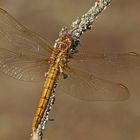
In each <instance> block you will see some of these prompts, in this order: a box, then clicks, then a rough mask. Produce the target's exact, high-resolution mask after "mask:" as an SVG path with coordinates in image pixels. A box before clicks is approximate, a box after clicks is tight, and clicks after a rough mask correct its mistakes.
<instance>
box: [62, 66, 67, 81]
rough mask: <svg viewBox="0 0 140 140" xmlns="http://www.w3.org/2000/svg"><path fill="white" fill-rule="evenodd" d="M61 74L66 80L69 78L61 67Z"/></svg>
mask: <svg viewBox="0 0 140 140" xmlns="http://www.w3.org/2000/svg"><path fill="white" fill-rule="evenodd" d="M60 72H61V73H62V75H63V78H64V79H66V78H67V77H68V75H67V74H66V73H65V72H64V71H63V69H62V67H61V66H60Z"/></svg>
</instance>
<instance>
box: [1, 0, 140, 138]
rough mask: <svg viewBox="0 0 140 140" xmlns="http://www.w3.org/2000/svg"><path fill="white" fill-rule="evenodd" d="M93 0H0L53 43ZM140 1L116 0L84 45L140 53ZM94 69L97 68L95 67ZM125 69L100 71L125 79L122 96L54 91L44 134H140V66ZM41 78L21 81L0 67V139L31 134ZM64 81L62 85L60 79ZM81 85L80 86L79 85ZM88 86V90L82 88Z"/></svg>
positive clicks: (18, 17) (2, 4)
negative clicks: (108, 98) (87, 97)
mask: <svg viewBox="0 0 140 140" xmlns="http://www.w3.org/2000/svg"><path fill="white" fill-rule="evenodd" d="M94 2H95V1H93V0H77V1H75V0H61V1H58V0H41V1H39V0H30V1H29V0H0V7H1V8H3V9H5V10H7V11H8V12H9V13H10V14H11V15H13V16H14V17H15V18H16V19H17V20H18V21H20V23H22V24H23V25H25V26H27V27H28V28H30V29H31V30H33V31H35V32H38V33H40V34H41V35H42V36H44V37H46V38H47V40H49V41H50V43H53V42H54V39H56V38H57V37H58V32H59V31H60V29H61V28H62V27H63V26H69V25H70V24H71V22H72V21H74V20H75V19H76V17H77V16H81V15H82V14H83V13H85V12H87V10H89V8H90V7H91V6H92V5H93V4H94ZM139 7H140V1H139V0H133V1H131V0H123V1H122V0H113V1H112V3H111V5H110V6H109V7H108V8H107V10H106V11H104V12H103V13H102V14H101V15H100V16H99V18H98V20H97V21H96V22H95V23H94V26H93V28H92V30H91V31H90V32H87V33H85V34H84V35H83V37H82V38H81V44H82V45H81V46H82V47H85V48H86V49H87V50H89V51H94V50H95V51H96V52H109V53H110V52H127V51H135V52H138V53H140V39H139V37H140V15H139V13H140V8H139ZM94 69H95V68H94ZM131 71H132V72H131V74H129V73H127V70H125V72H123V74H122V75H116V74H115V73H114V75H113V76H110V77H109V75H101V77H103V78H106V79H109V80H112V81H119V80H120V81H121V82H122V83H124V84H126V85H127V86H128V88H129V90H130V93H131V97H130V98H129V99H128V100H126V101H124V102H93V103H92V102H90V103H88V102H84V101H80V100H77V99H74V98H72V97H70V96H68V95H66V94H64V93H60V94H57V93H56V94H57V95H56V103H55V105H54V108H53V110H52V112H51V114H50V117H51V118H54V119H55V121H54V122H49V123H48V126H47V129H46V133H45V137H44V140H139V139H140V86H139V83H140V76H139V75H140V69H139V70H135V68H133V67H132V68H131ZM42 86H43V83H29V82H21V81H17V80H15V79H12V78H11V77H8V76H6V75H5V74H3V73H2V72H1V73H0V139H1V140H9V139H12V140H28V139H29V137H30V132H31V123H32V119H33V116H34V112H35V109H36V106H37V104H38V101H39V97H40V92H41V88H42ZM60 86H61V85H60ZM77 88H78V87H77ZM83 92H84V91H83Z"/></svg>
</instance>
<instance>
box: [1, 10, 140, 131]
mask: <svg viewBox="0 0 140 140" xmlns="http://www.w3.org/2000/svg"><path fill="white" fill-rule="evenodd" d="M0 42H1V44H0V70H1V71H2V72H4V73H5V74H7V75H9V76H11V77H13V78H15V79H18V80H21V81H32V82H33V81H43V80H44V86H43V90H42V93H41V97H40V101H39V104H38V106H37V110H36V113H35V116H34V119H33V123H32V131H33V132H35V131H36V130H37V128H38V125H39V124H40V122H41V119H42V117H43V114H44V112H45V109H46V107H47V104H48V102H49V98H50V96H51V95H52V91H53V89H54V86H55V85H56V83H57V82H59V85H60V89H61V92H65V93H66V94H68V95H71V96H73V97H75V98H78V99H81V100H85V101H122V100H126V99H128V98H129V95H130V93H129V90H128V88H127V87H126V86H125V85H123V84H122V83H119V82H113V81H109V80H105V79H102V78H99V77H98V76H96V73H94V69H96V67H94V66H96V65H98V64H100V63H101V65H98V67H101V68H102V69H104V68H103V67H104V66H107V65H109V66H110V65H112V64H114V65H115V64H116V65H117V66H118V67H117V68H118V70H119V68H120V67H122V66H123V67H127V65H126V63H125V62H129V61H130V62H131V63H129V66H130V67H131V66H133V64H134V65H135V64H137V62H138V61H139V54H137V53H135V52H128V53H120V54H118V53H117V54H113V55H105V54H104V53H90V52H86V51H83V52H80V51H78V47H77V46H78V44H79V43H78V42H76V41H75V40H74V38H73V37H72V36H71V34H70V33H69V34H64V35H61V36H59V38H58V40H57V43H55V45H54V46H51V45H50V44H49V43H48V41H46V39H44V38H43V37H41V36H40V35H38V34H37V33H34V32H32V31H30V30H29V29H27V28H26V27H24V26H23V25H21V24H20V23H19V22H18V21H17V20H15V19H14V18H13V17H12V16H11V15H10V14H9V13H8V12H6V11H5V10H3V9H0ZM123 62H124V63H123ZM79 64H81V65H80V66H79ZM84 64H85V65H84ZM85 66H86V67H85ZM86 68H90V72H89V71H86V70H84V71H82V69H86Z"/></svg>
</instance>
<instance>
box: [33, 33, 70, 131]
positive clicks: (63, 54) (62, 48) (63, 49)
mask: <svg viewBox="0 0 140 140" xmlns="http://www.w3.org/2000/svg"><path fill="white" fill-rule="evenodd" d="M59 40H60V42H59V44H58V46H56V47H55V48H54V49H53V51H52V55H51V57H50V60H48V62H49V63H50V68H49V71H48V73H47V78H46V81H45V84H44V87H43V91H42V95H41V97H40V101H39V105H38V107H37V110H36V114H35V117H34V120H33V124H32V130H33V131H36V129H37V128H38V125H39V124H40V122H41V119H42V117H43V114H44V112H45V110H46V107H47V104H48V102H49V99H50V96H51V93H52V91H53V88H54V85H55V82H56V80H57V79H58V75H59V73H60V69H61V71H63V69H64V68H65V67H66V64H65V61H67V59H68V58H69V57H68V56H67V52H68V49H69V48H70V47H71V45H72V40H71V38H69V37H68V36H61V37H60V38H59Z"/></svg>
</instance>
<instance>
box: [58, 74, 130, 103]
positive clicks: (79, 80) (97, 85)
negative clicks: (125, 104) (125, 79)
mask: <svg viewBox="0 0 140 140" xmlns="http://www.w3.org/2000/svg"><path fill="white" fill-rule="evenodd" d="M59 85H60V91H61V92H64V93H66V94H68V95H71V96H73V97H76V98H78V99H81V100H86V101H121V100H126V99H128V98H129V91H128V89H127V87H126V86H124V85H123V84H121V83H115V82H111V81H108V80H104V79H100V78H98V77H95V76H94V75H93V74H87V73H84V72H77V73H74V72H71V73H69V75H68V78H67V79H64V80H60V83H59Z"/></svg>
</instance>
